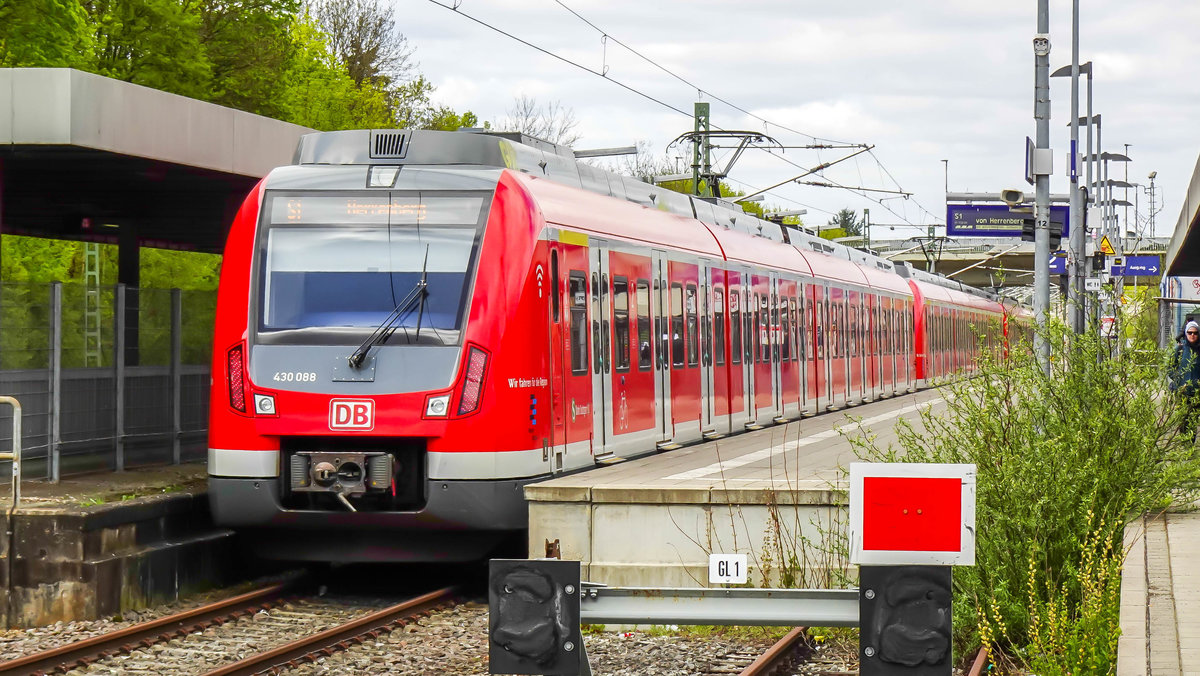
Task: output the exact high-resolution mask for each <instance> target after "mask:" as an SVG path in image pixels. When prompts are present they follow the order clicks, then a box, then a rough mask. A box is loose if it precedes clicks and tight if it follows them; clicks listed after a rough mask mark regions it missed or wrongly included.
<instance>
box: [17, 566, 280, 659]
mask: <svg viewBox="0 0 1200 676" xmlns="http://www.w3.org/2000/svg"><path fill="white" fill-rule="evenodd" d="M294 586H295V583H281V584H275V585H271V586H269V587H264V588H262V589H257V590H255V591H252V592H247V593H245V594H239V595H238V596H234V597H231V598H227V599H224V600H221V601H216V602H215V603H209V604H207V605H203V606H200V607H199V608H193V609H191V610H185V611H184V612H182V613H176V614H174V615H169V616H167V617H162V618H159V619H157V620H151V621H149V622H140V623H138V624H135V625H132V626H129V627H126V628H124V629H120V630H117V631H114V632H110V633H107V634H102V635H100V636H93V637H92V638H89V639H84V640H82V641H76V642H74V643H70V644H67V645H64V646H59V647H57V648H53V649H51V650H45V651H42V652H38V653H33V654H32V655H26V656H25V657H19V658H17V659H15V660H9V661H7V662H0V674H38V673H57V672H63V671H69V670H70V669H74V668H77V667H81V666H86V665H88V664H90V663H92V662H95V661H97V660H101V659H105V658H108V657H112V656H113V655H120V654H123V653H128V652H131V651H133V650H138V649H141V648H147V647H150V646H152V645H154V644H156V643H162V642H165V641H169V640H171V639H173V638H175V637H177V636H186V635H187V634H190V633H192V632H193V631H196V630H199V629H203V628H204V627H207V626H211V625H213V624H220V623H224V622H225V621H229V620H232V619H237V618H238V617H241V616H243V615H246V614H250V613H253V612H256V611H258V610H261V609H263V608H268V607H270V606H271V605H272V604H273V603H274V602H275V601H277V600H279V599H280V598H281V597H283V595H284V594H285V593H287V592H288V591H290V590H291V589H292V588H293V587H294Z"/></svg>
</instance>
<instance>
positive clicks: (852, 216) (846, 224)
mask: <svg viewBox="0 0 1200 676" xmlns="http://www.w3.org/2000/svg"><path fill="white" fill-rule="evenodd" d="M826 225H829V226H832V227H835V228H840V229H841V230H842V232H843V233H844V234H841V235H837V236H838V237H858V236H859V235H861V234H862V229H863V222H862V221H860V220H859V218H858V212H857V211H855V210H853V209H850V208H846V209H842V210H841V211H839V212H837V213H836V214H834V215H833V218H830V219H829V222H828V223H826ZM822 237H824V235H822Z"/></svg>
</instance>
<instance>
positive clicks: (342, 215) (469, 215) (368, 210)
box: [271, 193, 483, 225]
mask: <svg viewBox="0 0 1200 676" xmlns="http://www.w3.org/2000/svg"><path fill="white" fill-rule="evenodd" d="M482 207H483V199H482V198H480V197H470V196H458V195H455V196H447V197H432V196H429V195H423V196H420V197H418V196H416V195H404V196H401V195H392V196H389V195H388V194H386V193H382V194H373V193H367V194H363V195H337V196H331V195H294V196H292V195H289V196H275V197H274V198H273V199H272V202H271V222H272V223H295V224H338V223H354V224H356V225H362V224H367V223H374V224H382V225H386V224H387V223H389V222H390V223H391V224H392V225H415V224H418V223H419V224H427V225H464V224H469V225H474V224H475V223H476V221H478V220H479V210H480V208H482Z"/></svg>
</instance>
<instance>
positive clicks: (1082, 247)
mask: <svg viewBox="0 0 1200 676" xmlns="http://www.w3.org/2000/svg"><path fill="white" fill-rule="evenodd" d="M1071 31H1072V42H1071V65H1068V66H1063V67H1062V68H1059V69H1058V70H1056V71H1054V72H1053V73H1051V74H1050V77H1070V78H1071V125H1070V126H1071V159H1070V163H1069V164H1070V166H1069V171H1070V176H1071V206H1070V210H1071V237H1070V240H1069V249H1070V252H1071V255H1070V256H1069V257H1068V261H1069V268H1068V272H1069V273H1070V274H1069V285H1068V287H1067V288H1068V293H1067V298H1068V305H1070V306H1071V329H1072V330H1073V331H1074V332H1075V333H1076V334H1080V333H1083V332H1084V330H1085V328H1086V323H1087V314H1086V311H1085V308H1084V305H1085V302H1084V300H1085V298H1086V296H1085V295H1084V290H1083V278H1084V277H1085V276H1086V272H1085V269H1086V265H1087V246H1086V242H1087V233H1086V232H1085V231H1084V227H1083V221H1084V213H1083V212H1084V210H1085V209H1087V201H1086V200H1085V199H1082V195H1080V194H1079V173H1078V167H1077V166H1076V162H1077V161H1078V159H1077V158H1078V157H1079V126H1080V125H1081V124H1082V125H1086V126H1087V154H1088V155H1091V154H1092V126H1091V124H1090V122H1091V120H1092V62H1091V61H1088V62H1087V63H1082V64H1081V63H1079V0H1074V3H1073V9H1072V16H1071ZM1080 75H1087V117H1086V118H1083V119H1080V117H1079V76H1080ZM1095 121H1096V124H1097V127H1098V126H1099V124H1100V116H1099V115H1097V116H1096V117H1095ZM1091 183H1092V165H1091V163H1090V162H1089V163H1088V164H1087V179H1086V182H1085V185H1091Z"/></svg>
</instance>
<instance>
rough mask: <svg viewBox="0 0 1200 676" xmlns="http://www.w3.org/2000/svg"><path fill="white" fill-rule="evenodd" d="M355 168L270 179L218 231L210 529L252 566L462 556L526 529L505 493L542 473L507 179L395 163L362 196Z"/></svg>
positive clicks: (537, 269)
mask: <svg viewBox="0 0 1200 676" xmlns="http://www.w3.org/2000/svg"><path fill="white" fill-rule="evenodd" d="M367 171H368V170H367V167H363V166H347V167H338V168H321V169H318V170H315V171H314V170H313V169H312V168H310V167H304V166H300V167H285V168H282V169H279V170H276V172H274V173H273V174H272V175H271V176H269V177H268V179H266V181H265V182H264V184H263V185H262V186H260V189H258V190H256V191H255V193H254V194H252V195H251V196H250V197H249V198H248V199H247V200H246V202H245V204H244V205H243V207H242V209H241V211H239V214H238V216H237V218H236V219H235V222H234V224H233V228H232V230H231V233H230V237H229V243H228V245H227V247H226V256H225V259H224V263H223V265H224V267H225V269H224V270H223V274H222V281H221V286H220V290H219V292H218V310H217V315H218V316H217V322H216V330H215V338H214V340H215V345H216V346H217V347H216V349H214V363H213V371H212V372H213V374H214V387H213V390H212V397H211V402H210V449H209V475H210V476H209V486H210V501H211V503H212V508H213V513H214V518H215V520H216V521H217V523H219V524H221V525H225V526H233V527H239V528H242V529H245V530H247V531H248V532H250V533H252V537H250V538H248V539H247V541H248V542H251V543H252V544H253V546H254V547H255V549H256V550H257V551H258V553H259V554H261V555H264V556H268V557H277V558H284V559H312V560H323V561H338V560H342V561H354V560H474V559H477V558H479V557H480V556H483V555H485V554H486V553H487V552H488V551H489V550H490V549H491V548H492V547H493V546H495V545H496V544H498V543H499V542H501V541H502V540H503V539H504V538H505V537H506V536H507V534H508V533H512V532H516V531H519V530H521V529H523V528H524V527H525V524H526V521H527V508H526V505H525V501H524V498H523V492H522V487H523V486H524V485H525V484H526V483H528V482H529V481H531V480H533V479H534V478H536V477H540V476H548V475H549V474H550V473H551V471H552V468H553V463H554V461H555V458H553V457H552V456H551V454H550V453H549V452H548V450H549V448H548V443H547V442H546V439H547V438H548V436H549V428H550V422H549V419H548V416H544V415H540V411H539V409H540V410H541V411H544V410H546V403H544V402H545V396H544V394H543V392H544V391H545V390H547V385H548V383H547V382H546V379H545V377H544V376H541V377H539V374H545V373H548V371H549V364H548V363H547V359H548V356H549V351H548V350H547V349H545V348H544V346H546V345H547V340H548V339H549V334H548V332H547V330H546V329H547V325H546V322H545V308H547V307H548V302H547V298H546V297H547V293H546V284H547V282H546V280H545V274H546V270H545V268H544V266H543V265H540V264H539V262H540V261H538V260H535V257H536V256H537V255H538V254H537V251H538V244H537V237H538V233H539V232H541V230H542V227H543V226H542V223H541V221H540V217H539V215H538V213H537V212H536V209H535V205H534V203H533V202H532V200H531V198H530V197H529V195H528V193H527V192H526V191H525V189H524V187H523V186H522V185H521V184H520V183H519V181H517V180H516V179H514V177H513V175H512V174H511V173H510V172H502V171H498V170H479V171H474V172H472V171H466V170H460V169H450V170H445V171H442V170H435V169H416V168H405V170H404V171H402V172H399V173H400V175H401V178H400V179H398V180H397V181H396V184H395V186H392V187H389V188H388V189H386V190H376V191H370V190H363V186H364V185H365V184H366V173H367ZM439 184H441V185H442V186H443V187H442V188H441V189H436V186H438V185H439ZM264 188H265V189H264ZM260 214H261V216H262V225H261V228H260V227H259V220H260V219H259V217H260ZM397 219H400V220H401V221H402V222H401V223H399V224H398V223H397V222H396V220H397ZM438 219H444V220H438ZM472 221H473V222H472ZM413 237H417V238H419V239H421V241H419V242H415V243H414V242H410V241H409V239H412V238H413ZM314 238H317V239H320V240H321V241H314ZM322 238H323V239H322ZM406 238H407V239H406ZM420 245H424V246H420ZM349 249H353V250H352V251H351V250H349ZM381 275H382V277H381ZM421 280H424V281H421ZM419 281H421V284H423V285H424V287H423V288H424V289H425V290H426V293H425V294H424V298H423V299H422V298H421V296H420V295H413V291H414V289H417V288H418V286H419V285H418V282H419ZM380 282H382V284H383V285H384V286H383V292H382V293H380V292H379V289H378V288H376V287H377V286H378V284H379V283H380ZM373 285H374V286H373ZM389 290H390V292H389ZM406 294H407V296H406ZM380 298H382V299H385V303H386V306H381V305H379V303H380ZM406 298H408V300H405V299H406ZM410 301H411V302H410ZM393 303H398V305H396V307H395V308H393V307H392V305H393ZM405 303H407V304H408V305H407V310H406V311H405V312H404V313H402V315H401V318H400V319H398V320H397V321H395V322H393V323H392V324H390V325H389V324H387V323H386V319H387V318H388V317H389V316H390V315H389V312H390V311H394V310H396V309H399V308H401V307H402V306H405ZM372 329H387V330H385V333H386V334H387V335H388V336H390V337H385V339H382V340H379V341H378V342H377V344H371V343H370V342H369V341H368V342H364V338H365V337H367V336H370V335H373V334H372ZM364 346H366V347H368V349H367V350H366V351H365V352H364V357H365V358H364V360H363V365H362V366H361V367H360V368H355V367H354V366H352V365H350V364H349V362H348V358H349V357H350V356H351V355H353V354H356V353H357V351H358V349H361V348H362V347H364ZM356 348H357V349H356ZM289 374H290V375H289ZM222 376H224V377H222ZM263 401H269V402H270V405H269V406H267V407H264V406H263V405H262V402H263Z"/></svg>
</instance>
